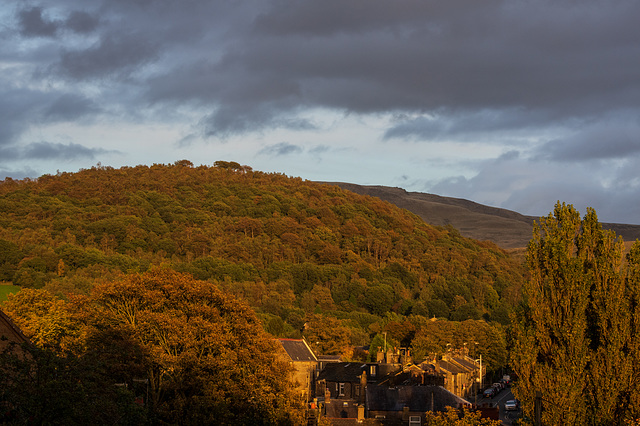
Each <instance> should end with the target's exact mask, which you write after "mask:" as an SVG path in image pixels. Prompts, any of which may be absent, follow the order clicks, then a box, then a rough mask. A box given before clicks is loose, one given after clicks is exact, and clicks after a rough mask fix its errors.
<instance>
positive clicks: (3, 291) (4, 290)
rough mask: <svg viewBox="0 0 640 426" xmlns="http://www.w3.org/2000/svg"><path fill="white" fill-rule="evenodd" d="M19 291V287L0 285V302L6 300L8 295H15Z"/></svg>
mask: <svg viewBox="0 0 640 426" xmlns="http://www.w3.org/2000/svg"><path fill="white" fill-rule="evenodd" d="M18 291H20V287H18V286H15V285H0V302H3V301H5V300H7V295H8V294H9V293H17V292H18Z"/></svg>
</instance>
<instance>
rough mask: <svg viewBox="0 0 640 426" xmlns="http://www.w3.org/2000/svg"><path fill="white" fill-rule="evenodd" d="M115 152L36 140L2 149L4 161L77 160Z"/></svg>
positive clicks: (73, 144)
mask: <svg viewBox="0 0 640 426" xmlns="http://www.w3.org/2000/svg"><path fill="white" fill-rule="evenodd" d="M108 152H114V151H111V150H105V149H101V148H97V149H96V148H87V147H86V146H84V145H80V144H77V143H67V144H63V143H55V142H34V143H30V144H28V145H25V146H9V147H5V148H3V149H2V150H1V151H0V158H2V159H3V160H4V161H15V160H63V161H67V160H75V159H79V158H84V159H94V158H95V157H96V155H99V154H104V153H108Z"/></svg>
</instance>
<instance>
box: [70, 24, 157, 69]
mask: <svg viewBox="0 0 640 426" xmlns="http://www.w3.org/2000/svg"><path fill="white" fill-rule="evenodd" d="M158 50H159V48H158V46H157V45H156V44H155V43H153V42H151V41H149V40H146V39H145V38H144V36H142V35H139V34H127V33H125V34H117V35H116V34H108V35H105V36H103V38H102V39H101V40H100V41H99V42H98V43H97V44H95V45H94V46H92V47H90V48H88V49H84V50H64V51H63V52H62V54H61V58H60V64H59V67H60V70H61V72H62V74H63V75H66V76H68V77H70V78H74V79H79V80H85V79H95V78H97V79H101V78H105V77H110V76H118V77H128V76H129V75H130V74H131V73H132V72H134V71H135V70H137V68H138V67H140V66H142V65H145V64H147V63H149V62H151V61H153V60H155V59H156V58H157V56H158Z"/></svg>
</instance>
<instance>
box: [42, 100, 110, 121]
mask: <svg viewBox="0 0 640 426" xmlns="http://www.w3.org/2000/svg"><path fill="white" fill-rule="evenodd" d="M99 111H100V108H99V107H98V106H97V105H96V104H95V103H94V102H93V101H92V100H91V99H88V98H86V97H84V96H79V95H75V94H71V93H64V94H61V95H60V96H59V97H58V98H57V99H55V100H53V101H52V102H51V104H50V105H49V106H48V107H47V108H46V109H45V111H44V117H45V118H46V119H47V120H50V121H70V120H74V119H77V118H80V117H83V116H86V115H89V114H96V113H98V112H99Z"/></svg>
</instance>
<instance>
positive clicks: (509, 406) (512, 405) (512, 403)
mask: <svg viewBox="0 0 640 426" xmlns="http://www.w3.org/2000/svg"><path fill="white" fill-rule="evenodd" d="M519 408H520V401H518V400H517V399H510V400H509V401H507V402H505V403H504V409H505V410H506V411H516V410H517V409H519Z"/></svg>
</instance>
